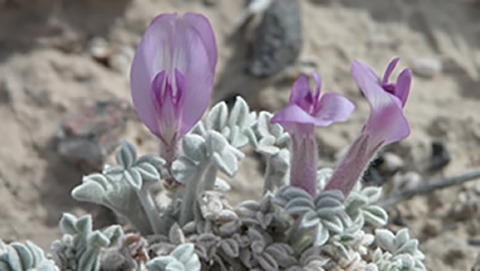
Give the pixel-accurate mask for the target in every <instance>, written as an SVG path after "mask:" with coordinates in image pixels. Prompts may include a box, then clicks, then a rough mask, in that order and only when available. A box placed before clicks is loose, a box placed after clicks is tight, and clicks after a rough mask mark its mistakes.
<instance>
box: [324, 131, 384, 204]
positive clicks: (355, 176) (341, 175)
mask: <svg viewBox="0 0 480 271" xmlns="http://www.w3.org/2000/svg"><path fill="white" fill-rule="evenodd" d="M380 147H381V145H379V146H377V147H375V148H373V149H371V148H369V146H368V136H367V135H363V134H362V135H361V136H360V137H358V138H357V139H356V140H355V141H354V142H353V144H352V146H351V147H350V149H348V152H347V154H346V155H345V157H344V158H343V159H342V161H341V162H340V164H339V165H338V167H337V169H335V172H334V173H333V175H332V178H330V181H329V182H328V184H327V185H326V186H325V189H324V190H340V191H342V193H343V195H344V196H345V198H346V197H347V196H348V194H350V191H352V189H353V187H354V186H355V184H356V183H357V182H358V180H359V179H360V178H361V177H362V175H363V172H364V171H365V169H366V168H367V166H368V163H369V162H370V160H371V159H372V158H373V156H374V155H375V153H376V152H377V151H378V150H379V149H380Z"/></svg>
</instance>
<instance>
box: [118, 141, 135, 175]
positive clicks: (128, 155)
mask: <svg viewBox="0 0 480 271" xmlns="http://www.w3.org/2000/svg"><path fill="white" fill-rule="evenodd" d="M115 157H116V160H117V164H119V165H122V166H123V167H124V168H130V167H131V166H132V165H133V163H135V161H136V160H137V152H136V151H135V147H133V145H132V144H130V143H128V142H127V141H122V142H121V143H120V146H118V148H117V151H116V154H115Z"/></svg>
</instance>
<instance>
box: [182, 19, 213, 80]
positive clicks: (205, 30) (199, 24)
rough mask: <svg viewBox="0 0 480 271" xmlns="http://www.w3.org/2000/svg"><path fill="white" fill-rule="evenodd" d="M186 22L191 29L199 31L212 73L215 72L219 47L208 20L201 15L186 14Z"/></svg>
mask: <svg viewBox="0 0 480 271" xmlns="http://www.w3.org/2000/svg"><path fill="white" fill-rule="evenodd" d="M183 18H184V20H185V21H186V22H187V23H188V24H189V25H190V27H192V28H194V29H196V30H197V32H198V34H199V35H200V37H201V39H202V41H203V44H204V45H205V48H206V51H207V55H208V59H209V62H210V69H211V70H212V72H214V71H215V66H216V64H217V45H216V42H215V36H214V34H213V29H212V26H211V25H210V23H209V22H208V19H207V18H205V16H203V15H201V14H195V13H190V12H188V13H185V15H183Z"/></svg>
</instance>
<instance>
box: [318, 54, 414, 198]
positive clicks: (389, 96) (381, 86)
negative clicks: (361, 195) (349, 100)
mask: <svg viewBox="0 0 480 271" xmlns="http://www.w3.org/2000/svg"><path fill="white" fill-rule="evenodd" d="M398 61H399V59H398V58H395V59H393V60H392V61H391V62H390V64H389V65H388V68H387V70H386V71H385V75H384V77H383V80H382V82H379V81H378V77H377V76H376V75H375V73H374V72H373V71H372V70H371V69H370V68H368V67H367V66H365V65H364V64H362V63H360V62H358V61H354V62H353V64H352V68H351V72H352V75H353V78H354V79H355V81H356V82H357V84H358V85H359V87H360V88H361V90H362V91H363V93H364V94H365V97H366V98H367V100H368V103H369V105H370V116H369V118H368V120H367V122H366V123H365V125H364V126H363V129H362V133H361V135H360V137H358V138H357V139H356V140H355V141H354V143H353V144H352V146H351V147H350V149H349V151H348V153H347V155H346V156H345V158H344V159H343V160H342V162H341V163H340V165H339V166H338V168H337V170H336V171H335V173H334V174H333V176H332V178H331V180H330V182H329V183H328V184H327V186H326V187H325V189H326V190H332V189H339V190H341V191H342V192H343V193H344V194H345V196H347V195H348V194H349V193H350V191H351V189H352V188H353V186H354V185H355V183H356V182H357V181H358V179H359V178H360V177H361V176H362V173H363V171H364V170H365V168H366V166H367V165H368V163H369V162H370V160H371V159H372V158H373V157H374V155H375V154H376V153H377V152H378V151H379V150H380V149H381V148H382V147H383V146H385V145H388V144H390V143H393V142H397V141H399V140H402V139H404V138H406V137H407V136H408V135H409V134H410V127H409V126H408V122H407V119H406V118H405V116H404V115H403V106H405V102H406V101H407V97H408V94H409V92H410V85H411V81H412V72H411V71H410V70H409V69H404V70H403V71H402V72H401V73H400V75H399V76H398V78H397V82H396V83H388V79H389V77H390V74H391V73H392V71H393V69H394V68H395V66H396V64H397V62H398Z"/></svg>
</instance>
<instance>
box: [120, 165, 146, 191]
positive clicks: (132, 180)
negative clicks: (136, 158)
mask: <svg viewBox="0 0 480 271" xmlns="http://www.w3.org/2000/svg"><path fill="white" fill-rule="evenodd" d="M123 176H124V177H125V180H126V181H127V182H128V184H130V186H131V187H132V188H133V189H134V190H135V191H140V189H142V176H141V175H140V173H139V172H138V171H137V170H136V169H135V168H130V169H128V170H125V171H124V172H123Z"/></svg>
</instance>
